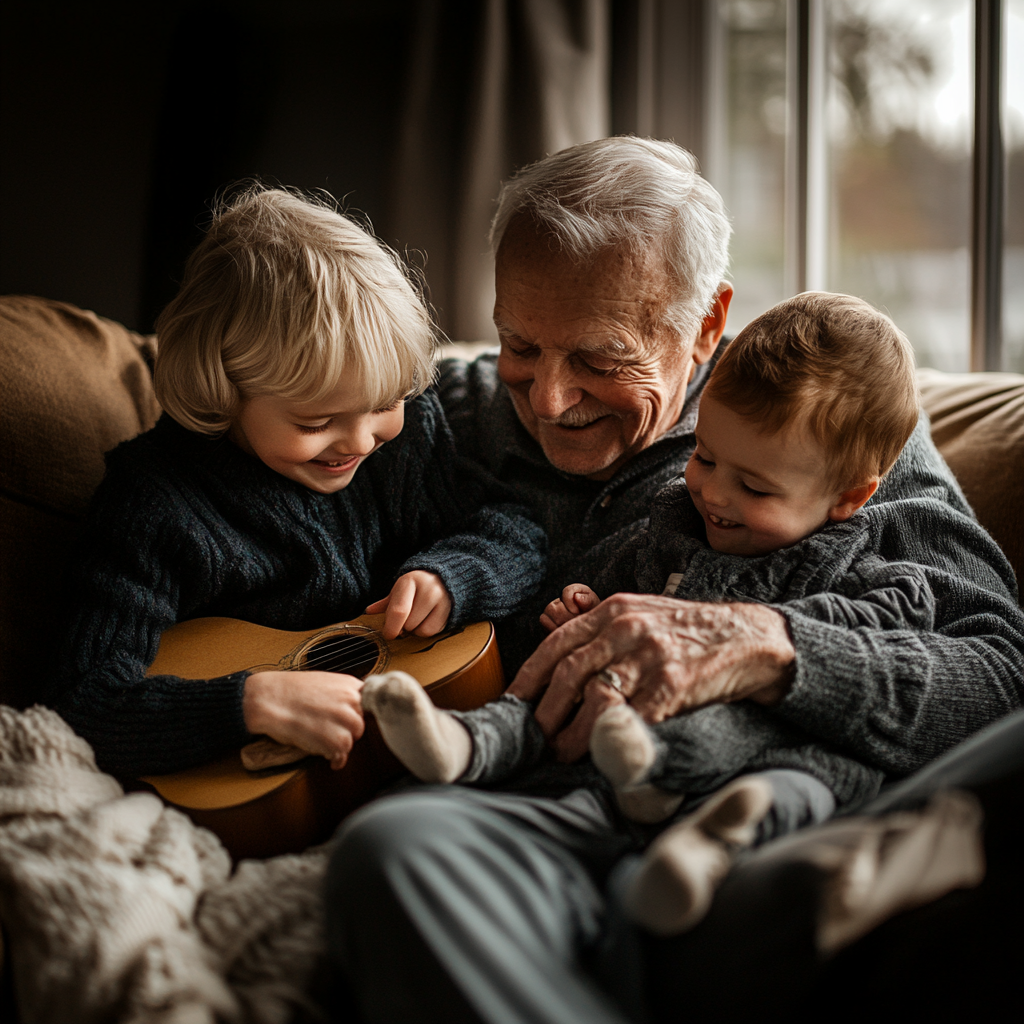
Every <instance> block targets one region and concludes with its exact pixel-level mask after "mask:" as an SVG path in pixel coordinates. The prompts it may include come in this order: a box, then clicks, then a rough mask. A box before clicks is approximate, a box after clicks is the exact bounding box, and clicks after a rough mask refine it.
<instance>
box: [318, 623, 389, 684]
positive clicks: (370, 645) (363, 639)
mask: <svg viewBox="0 0 1024 1024" xmlns="http://www.w3.org/2000/svg"><path fill="white" fill-rule="evenodd" d="M379 656H380V649H379V648H378V646H377V643H376V641H374V640H373V639H371V638H370V637H367V636H360V635H358V634H352V633H339V634H336V635H335V636H329V637H326V638H325V639H323V640H321V641H320V642H319V643H317V644H314V645H313V646H312V647H310V649H309V650H308V651H307V652H306V656H305V658H304V660H303V664H302V667H303V668H304V669H317V670H318V671H320V672H344V673H345V674H346V675H350V676H358V677H359V678H360V679H362V678H363V676H365V675H368V674H369V673H370V672H372V671H373V667H374V665H376V664H377V659H378V657H379Z"/></svg>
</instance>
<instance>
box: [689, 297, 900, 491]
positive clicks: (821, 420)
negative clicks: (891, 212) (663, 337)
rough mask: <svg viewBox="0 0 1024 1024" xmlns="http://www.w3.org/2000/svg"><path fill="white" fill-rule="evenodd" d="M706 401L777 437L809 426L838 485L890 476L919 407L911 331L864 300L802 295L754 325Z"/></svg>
mask: <svg viewBox="0 0 1024 1024" xmlns="http://www.w3.org/2000/svg"><path fill="white" fill-rule="evenodd" d="M705 393H706V394H709V395H712V396H713V397H714V398H715V400H716V401H719V402H721V403H722V404H723V405H725V406H726V407H728V408H730V409H732V410H733V411H734V412H738V413H739V414H740V415H742V416H747V417H749V418H750V419H752V420H754V421H756V422H757V423H759V424H760V425H761V426H762V427H763V429H764V430H766V431H767V432H769V433H775V432H777V431H779V430H781V429H782V428H783V427H784V426H786V425H787V424H791V423H804V424H805V425H806V426H807V428H808V429H809V430H810V433H811V435H812V436H813V437H814V438H815V440H816V441H817V442H818V443H819V444H820V445H822V447H823V448H824V449H825V453H826V457H827V460H828V472H829V478H830V483H832V484H834V485H835V486H837V487H849V486H853V485H855V484H859V483H863V482H866V481H867V480H868V479H870V478H871V477H875V476H877V477H882V476H884V475H885V474H886V473H887V472H888V471H889V469H890V468H891V467H892V464H893V463H894V462H895V461H896V459H897V457H898V456H899V454H900V451H901V450H902V449H903V446H904V445H905V444H906V443H907V439H908V438H909V437H910V435H911V433H913V430H914V426H915V425H916V423H917V417H918V409H919V399H918V392H917V380H916V376H915V373H914V352H913V349H911V347H910V343H909V342H908V341H907V339H906V337H905V336H904V334H903V332H902V331H900V329H899V328H898V327H897V326H896V325H895V324H894V323H893V322H892V320H890V319H889V317H887V316H886V315H885V314H884V313H880V312H879V311H878V310H877V309H875V308H874V307H873V306H871V305H869V304H868V303H867V302H864V301H863V300H862V299H858V298H854V297H853V296H852V295H835V294H831V293H829V292H804V293H803V294H801V295H796V296H794V297H793V298H792V299H787V300H786V301H785V302H780V303H779V304H778V305H777V306H773V307H772V308H771V309H769V310H768V312H766V313H763V314H762V315H761V316H759V317H757V319H756V320H752V321H751V322H750V323H749V324H747V326H746V327H744V328H743V330H742V331H740V333H739V334H738V335H737V336H736V338H735V339H734V340H733V341H732V342H731V343H730V344H729V346H728V347H727V348H726V350H725V351H724V352H723V353H722V357H721V358H720V359H719V360H718V363H717V365H716V366H715V369H714V371H713V372H712V374H711V377H710V379H709V380H708V384H707V388H706V391H705Z"/></svg>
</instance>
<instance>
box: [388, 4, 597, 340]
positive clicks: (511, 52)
mask: <svg viewBox="0 0 1024 1024" xmlns="http://www.w3.org/2000/svg"><path fill="white" fill-rule="evenodd" d="M418 17H419V24H418V26H417V30H416V32H415V34H414V40H415V42H414V43H413V48H412V53H411V55H410V58H411V59H410V63H409V69H408V82H407V91H406V95H405V99H404V109H403V116H402V122H401V128H400V138H399V146H398V153H397V160H396V165H395V177H394V183H393V188H394V193H393V201H392V203H391V204H389V205H390V207H391V209H390V211H389V212H390V216H389V217H388V228H389V230H388V234H389V235H392V236H393V237H396V238H401V239H403V240H404V241H405V242H406V244H407V245H408V247H409V249H411V250H418V251H420V252H422V253H425V254H426V263H425V266H424V270H425V273H426V278H427V281H428V284H429V289H430V298H431V301H432V303H433V304H434V307H435V309H436V311H437V313H438V318H439V321H440V324H441V327H442V329H443V330H444V331H445V332H446V333H447V334H448V335H449V337H450V338H451V339H452V340H457V341H471V340H478V339H488V338H494V337H495V335H494V326H493V324H492V323H491V311H492V307H493V303H494V286H493V262H492V260H491V257H490V255H489V253H488V247H487V229H488V225H489V222H490V218H491V215H492V213H493V210H494V199H495V197H496V195H497V192H498V186H499V184H500V182H501V181H502V179H503V178H506V177H508V176H509V175H510V174H511V173H512V172H513V171H514V170H515V169H516V168H517V167H521V166H523V165H524V164H527V163H530V162H532V161H533V160H537V159H539V158H540V157H542V156H544V155H546V154H548V153H554V152H557V151H558V150H560V149H563V148H565V147H566V146H571V145H574V144H575V143H579V142H587V141H589V140H591V139H596V138H601V137H602V136H605V135H607V134H609V131H610V128H611V124H610V119H611V114H610V107H611V87H610V51H609V33H610V26H611V0H468V2H453V0H424V2H423V3H422V4H421V5H420V7H419V11H418Z"/></svg>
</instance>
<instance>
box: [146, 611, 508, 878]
mask: <svg viewBox="0 0 1024 1024" xmlns="http://www.w3.org/2000/svg"><path fill="white" fill-rule="evenodd" d="M383 621H384V616H383V615H363V616H360V617H359V618H358V619H353V620H352V621H351V622H344V623H338V624H336V625H334V626H328V627H325V628H323V629H314V630H308V631H291V630H280V629H269V628H267V627H265V626H257V625H254V624H253V623H250V622H242V621H240V620H237V619H226V618H206V619H193V620H191V621H188V622H181V623H178V624H177V625H176V626H173V627H172V628H171V629H169V630H167V632H165V633H164V634H163V636H162V637H161V638H160V648H159V650H158V652H157V656H156V658H155V659H154V661H153V664H152V665H151V666H150V669H149V673H148V674H149V675H164V674H169V675H176V676H182V677H183V678H186V679H212V678H214V677H216V676H221V675H227V674H229V673H232V672H239V671H241V670H243V669H258V668H283V669H293V670H300V669H302V668H304V667H309V668H323V669H325V670H327V671H348V672H351V674H353V675H358V676H365V675H369V674H370V673H371V672H382V671H385V670H387V669H400V670H402V671H403V672H408V673H409V674H410V675H411V676H413V677H414V678H415V679H417V680H419V682H420V683H421V684H422V685H423V686H424V688H425V689H426V690H427V693H428V694H429V695H430V697H431V699H432V700H433V701H434V703H435V704H437V705H438V706H439V707H443V708H452V709H455V710H469V709H471V708H475V707H479V706H480V705H481V704H484V703H486V702H487V701H489V700H493V699H495V698H496V697H498V696H499V695H500V694H501V692H502V690H503V689H504V678H503V675H502V670H501V662H500V660H499V658H498V649H497V644H496V643H495V639H494V627H493V626H492V625H491V624H490V623H489V622H477V623H474V624H473V625H470V626H466V627H465V628H464V629H460V630H455V631H452V632H449V633H442V634H439V635H438V636H434V637H417V636H406V637H400V638H398V639H397V640H390V641H388V640H384V638H383V637H382V636H381V635H380V633H379V632H377V630H378V629H379V627H380V626H381V625H382V624H383ZM339 650H343V651H344V652H345V657H344V658H343V659H342V660H339V656H338V655H337V653H336V652H337V651H339ZM402 772H403V768H402V766H401V765H400V764H399V762H398V761H397V759H396V758H395V757H394V755H393V754H392V753H391V752H390V751H389V750H388V749H387V747H386V746H385V745H384V742H383V740H382V739H381V736H380V732H379V731H378V729H377V726H376V722H375V721H374V719H373V717H372V716H369V717H367V720H366V732H365V733H364V734H363V736H362V738H361V739H359V740H358V741H357V742H356V744H355V746H354V747H353V749H352V753H351V754H350V755H349V758H348V762H347V763H346V765H345V767H344V768H342V769H341V770H339V771H332V770H331V768H330V766H329V765H328V763H327V761H326V760H324V759H323V758H321V757H310V758H307V759H305V760H303V761H300V762H298V763H296V764H290V765H284V766H282V767H280V768H268V769H263V770H261V771H256V772H251V771H247V770H246V769H245V768H244V767H243V765H242V761H241V756H240V754H239V752H237V751H236V752H234V753H233V754H231V755H229V756H227V757H224V758H221V759H220V760H218V761H215V762H213V763H212V764H207V765H202V766H201V767H198V768H191V769H188V770H186V771H181V772H174V773H173V774H170V775H148V776H144V777H143V778H142V779H141V781H142V782H143V783H145V784H146V786H147V787H149V788H151V789H152V790H153V791H155V792H156V793H157V794H158V795H159V796H160V797H161V798H162V799H163V800H164V801H165V802H166V803H168V804H170V805H172V806H174V807H177V808H178V809H179V810H181V811H184V812H185V813H186V814H187V815H188V816H189V817H190V818H191V819H192V820H193V821H194V822H195V823H196V824H197V825H202V826H204V827H206V828H208V829H210V830H211V831H212V832H214V833H215V834H216V835H217V836H218V837H219V838H220V839H221V841H222V842H223V843H224V845H225V846H226V847H227V849H228V851H229V852H230V853H231V856H232V857H233V858H234V859H235V860H239V859H241V858H243V857H270V856H274V855H276V854H280V853H294V852H298V851H299V850H303V849H305V848H306V847H307V846H309V845H311V844H313V843H317V842H322V841H323V840H325V839H327V838H328V837H329V836H330V835H331V833H332V832H333V830H334V828H335V827H336V826H337V824H338V822H340V821H341V819H342V818H343V817H344V816H345V815H346V814H348V813H349V812H351V811H353V810H355V809H356V808H357V807H359V806H360V805H361V804H363V803H366V802H367V801H368V800H369V799H371V798H372V797H373V796H374V794H375V793H377V792H378V791H379V790H380V789H381V787H382V786H384V785H386V784H387V783H388V782H390V781H392V780H394V779H395V778H397V777H398V776H399V775H401V774H402Z"/></svg>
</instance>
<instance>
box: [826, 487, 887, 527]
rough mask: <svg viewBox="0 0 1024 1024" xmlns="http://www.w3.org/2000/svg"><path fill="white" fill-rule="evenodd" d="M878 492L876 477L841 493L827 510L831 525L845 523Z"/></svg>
mask: <svg viewBox="0 0 1024 1024" xmlns="http://www.w3.org/2000/svg"><path fill="white" fill-rule="evenodd" d="M877 490H878V477H877V476H876V477H872V478H871V479H870V480H869V481H868V482H867V483H864V484H857V486H856V487H850V488H848V489H847V490H845V491H843V493H842V494H840V495H839V498H838V499H837V500H836V503H835V504H834V505H833V506H832V507H831V508H830V509H829V510H828V517H829V519H831V520H832V522H833V523H845V522H846V520H847V519H849V518H850V516H852V515H853V513H854V512H856V511H857V509H859V508H863V506H864V505H865V504H866V503H867V500H868V498H870V497H871V495H872V494H874V493H875V491H877Z"/></svg>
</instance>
